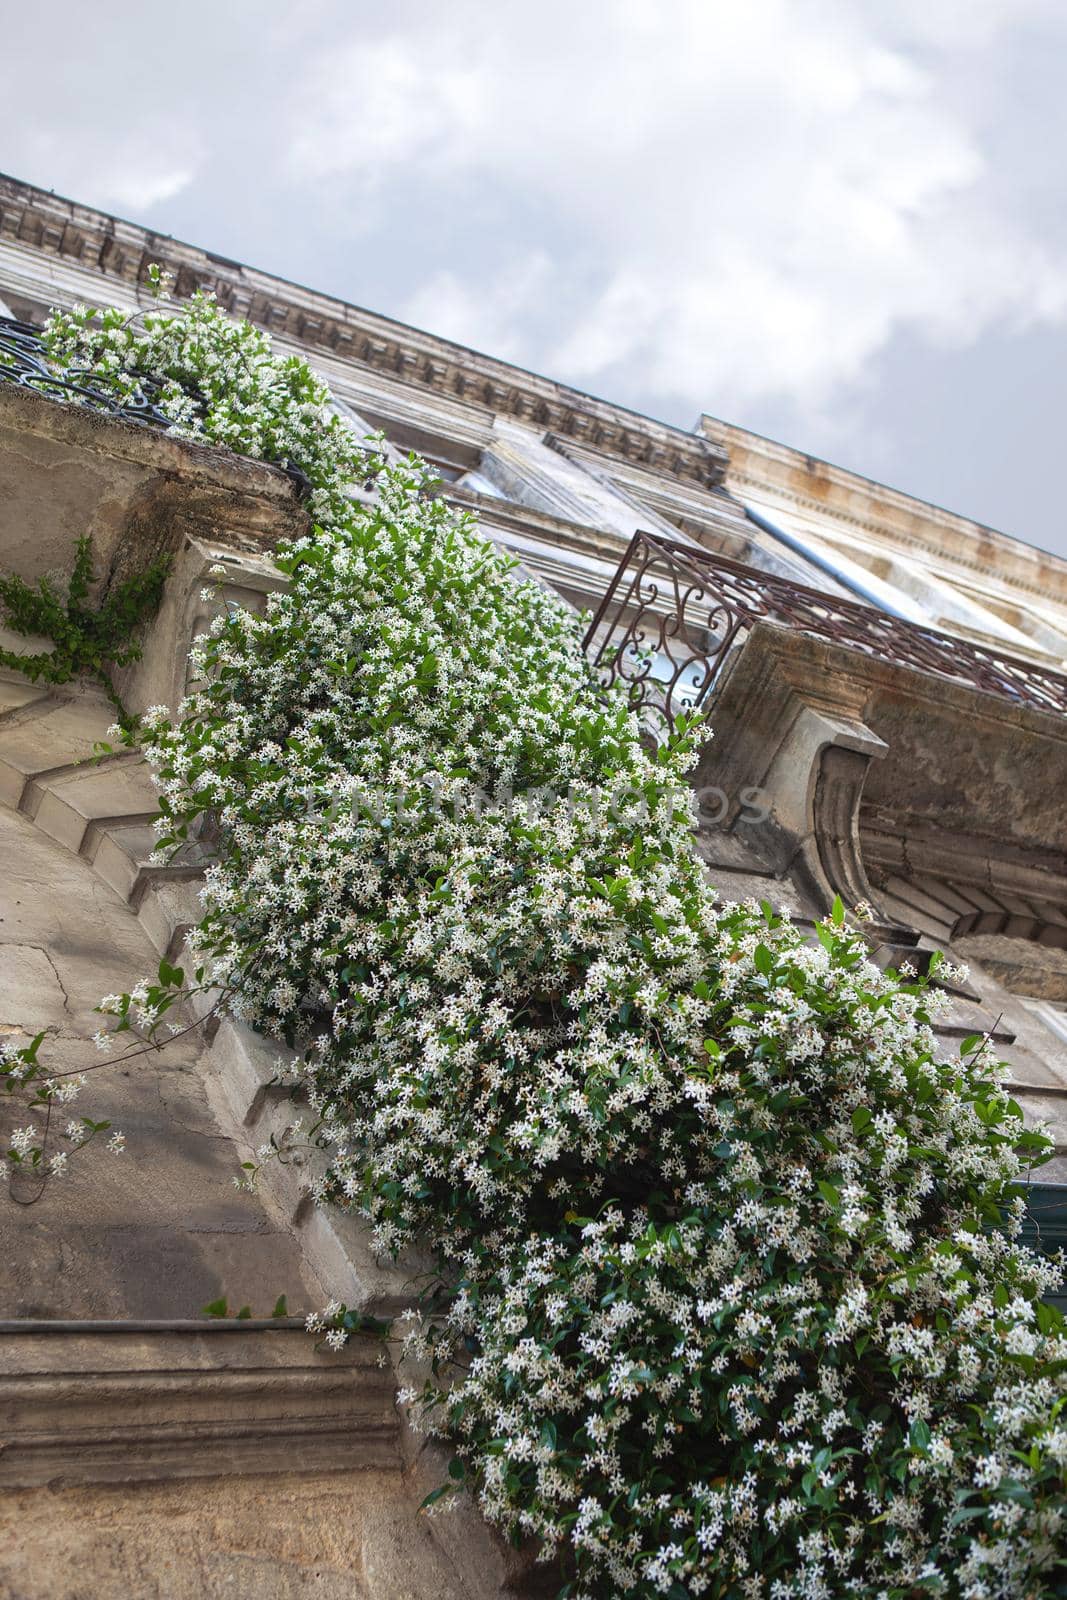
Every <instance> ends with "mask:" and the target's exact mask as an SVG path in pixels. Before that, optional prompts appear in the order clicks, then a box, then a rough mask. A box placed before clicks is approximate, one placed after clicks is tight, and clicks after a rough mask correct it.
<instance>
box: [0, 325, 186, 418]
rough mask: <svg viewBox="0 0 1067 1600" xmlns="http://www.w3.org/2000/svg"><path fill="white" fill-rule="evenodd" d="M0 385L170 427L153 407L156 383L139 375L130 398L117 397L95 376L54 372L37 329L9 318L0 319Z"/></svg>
mask: <svg viewBox="0 0 1067 1600" xmlns="http://www.w3.org/2000/svg"><path fill="white" fill-rule="evenodd" d="M0 382H2V383H13V384H16V385H17V386H18V387H19V388H20V389H33V390H35V391H36V392H37V393H38V394H44V395H47V396H48V397H49V398H50V399H52V400H64V401H66V402H67V403H68V404H73V405H79V406H86V407H88V409H89V410H90V411H103V412H105V413H106V414H107V415H108V416H109V417H122V418H124V419H125V420H126V421H127V422H147V423H149V424H150V425H151V426H152V427H155V428H170V427H172V426H173V419H172V418H171V417H168V416H167V414H166V412H164V411H161V410H160V408H159V406H158V405H157V404H156V400H157V399H158V396H159V390H160V386H159V384H158V383H156V382H154V381H153V380H152V379H150V378H145V377H140V376H139V377H138V380H137V389H136V392H135V393H134V395H133V396H132V397H130V396H122V397H120V396H119V395H117V394H115V393H113V392H112V391H110V390H109V389H108V388H107V386H106V384H102V383H101V382H100V378H99V374H96V373H92V372H89V371H78V370H77V369H65V370H64V371H63V372H62V373H60V372H57V371H56V370H55V369H54V367H53V366H52V364H51V362H50V361H49V360H48V356H47V355H46V353H45V348H44V344H43V342H42V339H41V330H40V329H39V328H35V327H33V326H32V325H31V324H30V323H28V322H17V321H15V320H14V319H13V318H12V317H0Z"/></svg>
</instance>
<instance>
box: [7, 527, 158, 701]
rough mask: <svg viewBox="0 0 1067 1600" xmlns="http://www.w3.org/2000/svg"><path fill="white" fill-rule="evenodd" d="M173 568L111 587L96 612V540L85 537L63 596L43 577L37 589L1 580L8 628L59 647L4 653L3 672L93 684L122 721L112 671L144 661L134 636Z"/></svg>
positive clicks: (150, 570)
mask: <svg viewBox="0 0 1067 1600" xmlns="http://www.w3.org/2000/svg"><path fill="white" fill-rule="evenodd" d="M169 568H170V558H169V556H161V557H159V558H158V559H157V560H156V561H153V562H152V563H151V564H150V565H149V566H147V567H146V568H145V569H144V571H142V572H138V573H134V574H133V576H132V577H129V578H124V579H122V580H121V581H120V582H118V583H115V584H113V585H112V587H111V589H110V590H109V591H108V593H107V595H106V596H105V597H104V600H103V602H102V604H100V605H99V606H93V605H92V604H91V603H90V601H89V591H90V590H91V588H92V586H93V581H94V572H93V552H92V541H91V539H90V538H89V535H88V534H83V535H82V536H81V537H80V538H79V540H78V542H77V545H76V547H75V554H74V567H73V570H72V571H71V575H70V579H69V582H68V583H67V586H66V591H65V592H64V591H63V590H62V589H61V588H60V587H59V586H57V585H56V584H55V583H54V582H53V581H52V580H51V579H50V578H47V577H44V578H39V579H38V580H37V584H36V586H35V587H34V586H31V585H30V584H28V583H26V581H25V580H24V579H23V578H20V577H18V576H17V575H16V574H10V575H8V576H4V575H3V574H0V617H2V619H3V621H4V622H5V623H6V625H7V626H8V627H9V628H11V629H12V630H13V631H14V632H15V633H18V634H22V635H23V636H24V637H33V636H35V635H37V636H41V637H44V638H46V639H51V640H52V642H53V645H54V646H55V648H54V649H52V650H42V651H40V652H39V653H38V654H36V655H22V654H19V653H18V652H17V651H14V650H2V649H0V665H3V666H5V667H13V668H14V669H15V670H16V671H17V672H21V673H22V674H23V675H24V676H25V677H27V678H29V679H30V680H31V681H32V682H35V683H36V682H38V681H43V682H45V683H55V684H60V683H70V682H71V681H72V680H73V679H75V678H79V677H90V678H95V679H96V680H97V681H98V682H99V683H101V684H103V686H104V688H105V689H106V690H107V692H108V695H109V697H110V698H111V700H112V702H113V703H114V704H115V706H116V707H117V708H118V710H119V712H120V713H121V714H122V716H123V718H125V712H124V711H123V708H122V703H121V701H120V700H119V697H118V695H117V694H116V693H115V689H114V687H113V685H112V682H111V671H112V669H113V668H114V667H126V666H129V665H130V664H131V663H132V662H134V661H137V660H139V659H140V656H141V646H140V644H139V643H138V641H137V633H138V631H139V630H140V628H141V626H142V625H143V624H144V623H145V622H146V621H147V620H148V619H149V618H150V617H152V616H154V615H155V613H156V611H157V610H158V609H159V602H160V600H161V598H162V595H163V585H164V583H165V582H166V578H167V572H168V571H169Z"/></svg>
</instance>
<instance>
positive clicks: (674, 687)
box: [585, 531, 1067, 729]
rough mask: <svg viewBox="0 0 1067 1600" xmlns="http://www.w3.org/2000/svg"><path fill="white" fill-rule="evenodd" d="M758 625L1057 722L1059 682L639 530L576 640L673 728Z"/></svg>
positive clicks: (1065, 679)
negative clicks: (947, 682) (1008, 703)
mask: <svg viewBox="0 0 1067 1600" xmlns="http://www.w3.org/2000/svg"><path fill="white" fill-rule="evenodd" d="M757 622H772V623H777V624H778V625H779V626H781V627H786V628H795V629H796V630H797V631H798V632H801V633H805V634H809V635H811V636H813V637H815V638H817V639H826V640H829V641H830V642H832V643H834V644H843V645H847V646H848V647H849V648H850V649H853V650H861V651H863V653H864V654H865V655H870V656H876V657H877V658H878V659H879V660H882V661H891V662H895V663H897V664H899V665H900V666H905V667H914V668H916V669H917V670H918V671H920V672H925V673H932V674H934V676H936V677H940V678H947V679H950V680H952V681H953V682H955V683H964V684H967V685H968V686H969V687H970V688H973V689H980V690H983V691H984V692H985V693H987V694H995V695H998V696H1000V697H1001V698H1002V699H1007V700H1011V701H1013V702H1015V704H1017V705H1024V706H1029V707H1032V708H1033V709H1035V710H1038V711H1052V712H1056V713H1058V714H1059V715H1060V716H1063V715H1065V714H1067V676H1064V675H1063V674H1062V673H1059V672H1054V671H1051V670H1050V669H1049V668H1046V667H1043V666H1039V665H1038V664H1036V663H1034V662H1029V661H1022V660H1019V659H1017V658H1016V657H1014V656H1010V655H1006V654H1004V653H1002V652H1001V651H999V650H994V649H991V648H989V647H987V646H986V645H981V644H974V643H971V642H970V641H968V640H965V639H957V638H954V637H953V636H952V635H951V634H947V633H942V632H940V630H939V629H937V628H928V627H925V626H923V625H922V624H919V623H914V622H906V621H903V620H902V619H901V618H899V617H893V616H889V615H888V614H886V613H885V612H881V611H876V610H875V609H874V608H873V607H871V606H866V605H862V604H861V603H860V602H859V601H856V600H846V599H838V598H837V597H836V596H834V595H828V594H824V593H823V592H822V591H821V590H819V589H812V588H808V587H807V586H806V585H805V584H801V583H793V582H792V581H790V580H789V579H787V578H780V577H777V576H775V575H774V574H773V573H769V572H761V571H758V570H757V569H756V568H754V567H747V566H744V565H743V564H742V563H741V562H739V561H730V560H728V559H727V558H726V557H724V556H718V555H713V554H712V553H711V552H710V551H706V550H701V549H699V548H696V547H694V546H693V545H688V544H682V543H681V541H679V540H676V539H666V538H662V537H660V536H659V535H658V534H651V533H644V532H641V531H639V532H637V533H635V534H634V536H633V538H632V539H631V541H630V545H629V548H628V549H627V551H626V554H625V556H624V557H623V559H622V562H621V563H620V565H619V568H618V570H617V572H616V573H615V575H614V577H613V578H612V580H611V583H610V584H609V585H608V589H607V592H606V594H605V595H604V598H603V600H602V601H601V603H600V607H599V609H598V610H597V613H596V616H595V617H594V618H593V621H592V623H591V624H590V626H589V629H588V631H587V633H586V636H585V647H586V650H587V651H588V652H589V656H590V659H591V661H592V663H593V666H594V667H595V668H596V670H597V672H598V674H599V676H600V680H601V682H602V683H603V684H604V685H605V686H607V685H608V684H615V683H619V684H622V685H624V686H625V687H626V690H627V693H628V696H629V700H630V704H631V706H632V707H633V709H634V710H636V711H639V712H642V713H646V714H648V715H649V717H650V718H651V719H652V721H653V722H654V723H658V724H659V725H660V726H662V724H663V723H666V726H667V728H669V729H673V727H674V725H675V721H676V719H677V717H678V716H679V715H681V714H688V713H691V712H693V711H696V710H699V709H700V707H701V706H702V705H703V704H704V702H705V701H706V700H707V699H708V696H709V695H710V693H711V691H712V689H713V687H714V685H715V683H716V680H717V679H718V678H719V676H720V674H721V672H722V668H723V665H724V663H725V662H726V660H727V658H728V657H729V656H730V654H731V652H732V649H733V648H734V647H735V646H737V645H739V644H740V643H741V641H742V640H743V639H744V637H745V636H746V635H747V633H748V632H749V630H750V629H751V628H752V626H753V625H754V624H755V623H757Z"/></svg>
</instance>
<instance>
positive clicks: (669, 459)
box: [0, 175, 726, 486]
mask: <svg viewBox="0 0 1067 1600" xmlns="http://www.w3.org/2000/svg"><path fill="white" fill-rule="evenodd" d="M0 240H2V241H5V242H8V243H10V244H15V245H24V246H26V247H27V248H28V249H30V250H33V251H35V252H40V253H42V254H44V255H51V256H54V257H58V258H61V259H63V260H65V261H67V262H69V263H70V264H72V265H76V266H78V267H80V268H81V269H82V270H83V271H86V270H87V271H89V272H91V273H93V274H94V275H96V276H99V277H100V278H102V279H104V280H111V281H119V282H121V283H122V284H124V285H125V286H126V287H127V290H129V289H133V290H134V292H137V291H138V290H139V289H140V288H141V286H142V285H143V284H144V282H145V274H146V271H147V268H148V266H149V265H150V264H151V263H152V262H158V263H159V264H161V265H162V266H164V267H166V268H168V269H169V270H170V271H172V272H173V273H174V275H175V279H176V284H177V292H178V293H179V294H180V295H188V294H191V293H192V292H193V290H194V289H196V288H201V287H202V288H206V289H211V290H213V291H214V292H215V294H216V295H217V296H218V298H219V301H220V303H221V304H222V305H224V306H225V307H226V309H227V310H229V311H230V312H232V313H233V314H234V315H236V316H243V317H247V318H248V319H249V320H250V321H252V322H255V323H257V324H259V325H260V326H261V327H264V328H266V329H267V330H268V331H269V332H270V333H272V334H276V335H278V336H280V337H282V338H285V339H290V340H293V341H295V342H296V343H298V344H300V345H301V346H302V347H304V348H305V349H307V350H309V351H311V352H314V351H316V350H321V351H324V352H329V353H330V354H332V355H333V356H335V357H338V358H340V359H342V360H345V361H349V362H352V363H353V364H354V365H356V366H359V367H364V368H367V369H370V370H371V371H374V372H380V373H383V374H386V375H388V376H389V377H390V378H391V379H394V380H396V379H399V380H400V381H401V382H403V383H405V384H408V385H410V386H411V387H413V388H415V389H423V390H429V391H431V392H434V393H437V394H441V395H446V396H448V397H450V398H453V399H454V398H459V399H461V400H466V401H470V402H473V403H474V404H476V405H478V406H484V407H487V408H488V409H489V410H491V411H492V412H494V413H496V414H498V415H505V416H509V417H514V418H516V419H517V420H519V421H522V422H526V423H528V424H530V425H531V426H534V427H538V428H543V429H550V430H552V431H553V432H555V433H559V434H563V435H565V436H567V437H570V438H574V439H578V440H583V441H585V442H587V443H589V444H593V445H596V446H597V448H599V449H601V450H604V451H606V452H607V453H608V454H610V455H614V456H617V457H620V458H622V459H624V460H627V461H635V462H641V463H642V464H644V465H646V466H648V467H650V468H651V469H653V470H654V471H656V472H660V473H663V474H665V475H667V476H671V477H677V478H682V479H689V480H691V481H694V482H697V483H701V484H704V485H707V486H711V485H714V484H717V483H721V482H722V479H723V475H724V472H725V468H726V455H725V452H724V451H723V450H722V449H721V448H720V447H719V446H718V445H717V444H715V443H714V441H712V440H710V439H708V438H706V437H705V436H704V435H702V434H692V433H687V432H686V431H685V430H684V429H681V428H674V427H671V426H669V425H668V424H667V423H662V422H656V421H654V420H653V419H651V418H649V417H643V416H641V415H640V414H639V413H637V412H633V411H629V410H627V409H626V408H625V407H622V406H616V405H611V404H610V403H609V402H607V401H604V400H598V399H595V398H593V397H592V396H589V395H586V394H583V393H581V391H579V390H576V389H570V388H567V387H565V386H564V385H562V384H558V383H554V382H552V380H551V379H549V378H543V377H539V376H538V375H536V374H535V373H530V372H525V371H523V370H522V369H521V368H519V367H514V366H511V365H510V364H509V363H507V362H504V361H497V360H494V359H492V358H491V357H489V356H484V355H480V354H478V353H477V352H475V351H472V350H468V349H465V348H464V347H463V346H461V345H457V344H453V343H451V342H450V341H448V340H446V339H438V338H435V337H434V336H433V335H431V334H428V333H423V332H420V331H419V330H418V329H416V328H410V327H407V326H405V325H404V324H403V323H400V322H395V321H393V320H392V319H390V318H388V317H382V316H378V315H376V314H374V313H373V312H369V311H364V310H362V309H361V308H359V307H357V306H352V305H348V304H347V303H346V302H344V301H342V300H337V299H334V298H332V297H331V296H329V295H323V294H318V293H316V292H315V291H313V290H310V289H305V288H302V287H301V286H299V285H297V284H293V283H289V282H287V281H285V280H284V279H281V278H277V277H274V276H273V275H271V274H270V273H265V272H259V271H257V270H256V269H254V268H252V267H247V266H244V265H242V264H241V263H240V262H236V261H229V260H226V259H225V258H224V257H221V256H216V255H212V254H211V253H210V252H208V251H206V250H201V249H198V248H197V247H195V246H193V245H189V244H184V243H182V242H181V241H179V240H176V239H172V238H170V237H169V236H168V235H166V234H157V233H152V232H150V231H148V230H147V229H145V228H141V227H139V226H137V225H136V224H134V223H131V222H123V221H122V220H120V219H119V218H117V217H112V216H109V215H108V214H107V213H106V212H102V211H96V210H94V209H92V208H91V207H89V206H83V205H79V204H77V203H75V202H73V201H70V200H64V199H61V198H60V197H59V196H57V195H54V194H50V193H48V192H47V191H45V190H43V189H37V188H34V187H33V186H32V185H30V184H25V183H21V182H19V181H18V180H17V179H15V178H11V177H6V176H3V175H0Z"/></svg>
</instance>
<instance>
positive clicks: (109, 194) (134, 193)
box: [95, 162, 195, 211]
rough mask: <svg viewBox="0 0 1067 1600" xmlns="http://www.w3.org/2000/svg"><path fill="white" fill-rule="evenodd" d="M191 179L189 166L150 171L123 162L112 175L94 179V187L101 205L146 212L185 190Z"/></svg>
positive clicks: (148, 167)
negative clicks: (124, 207) (150, 207)
mask: <svg viewBox="0 0 1067 1600" xmlns="http://www.w3.org/2000/svg"><path fill="white" fill-rule="evenodd" d="M194 176H195V169H194V168H193V167H191V166H189V167H164V168H159V167H156V168H152V167H150V166H141V165H139V164H137V163H130V162H123V164H122V166H121V167H119V168H118V169H117V170H115V171H113V172H110V173H109V172H102V173H98V174H97V176H96V182H95V188H96V191H97V193H98V194H99V195H100V196H101V203H102V204H104V205H115V206H127V207H129V209H130V210H132V211H143V210H147V208H148V207H149V206H156V205H161V204H162V203H163V202H164V201H165V200H173V199H174V196H175V195H177V194H181V192H182V190H183V189H187V188H188V187H189V185H190V184H191V183H192V181H193V178H194Z"/></svg>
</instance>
